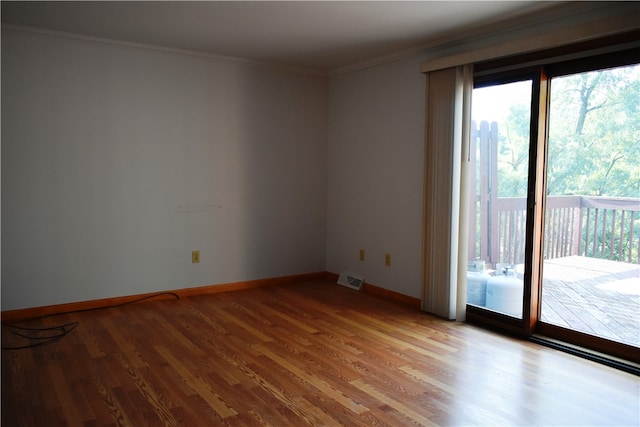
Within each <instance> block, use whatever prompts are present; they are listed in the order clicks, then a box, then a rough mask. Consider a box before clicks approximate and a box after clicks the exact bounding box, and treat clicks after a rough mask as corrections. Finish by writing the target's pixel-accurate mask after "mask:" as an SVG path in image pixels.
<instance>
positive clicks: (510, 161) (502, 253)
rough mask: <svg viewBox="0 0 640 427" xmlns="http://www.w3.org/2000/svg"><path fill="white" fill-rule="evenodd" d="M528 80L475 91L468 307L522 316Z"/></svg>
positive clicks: (528, 109)
mask: <svg viewBox="0 0 640 427" xmlns="http://www.w3.org/2000/svg"><path fill="white" fill-rule="evenodd" d="M531 93H532V81H531V80H527V81H521V82H515V83H508V84H502V85H496V86H490V87H485V88H478V89H474V91H473V96H472V124H471V126H472V133H471V154H470V156H471V167H470V172H469V180H470V182H469V189H470V191H469V193H470V205H469V206H470V218H469V255H468V263H467V303H468V304H472V305H477V306H481V307H486V308H488V309H491V310H494V311H498V312H501V313H504V314H507V315H510V316H513V317H519V318H521V317H522V297H523V286H524V283H523V272H524V268H523V263H524V248H525V223H526V198H527V177H528V167H529V123H530V119H531Z"/></svg>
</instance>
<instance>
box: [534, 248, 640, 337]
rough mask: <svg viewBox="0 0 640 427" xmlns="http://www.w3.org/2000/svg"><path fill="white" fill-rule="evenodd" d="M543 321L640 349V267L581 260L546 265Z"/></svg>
mask: <svg viewBox="0 0 640 427" xmlns="http://www.w3.org/2000/svg"><path fill="white" fill-rule="evenodd" d="M541 319H542V321H544V322H547V323H551V324H553V325H558V326H562V327H568V328H572V329H575V330H577V331H580V332H586V333H589V334H594V335H597V336H600V337H603V338H608V339H612V340H615V341H619V342H623V343H626V344H631V345H634V346H637V347H640V265H637V264H628V263H623V262H616V261H610V260H604V259H598V258H587V257H581V256H569V257H563V258H555V259H549V260H545V261H544V271H543V286H542V316H541Z"/></svg>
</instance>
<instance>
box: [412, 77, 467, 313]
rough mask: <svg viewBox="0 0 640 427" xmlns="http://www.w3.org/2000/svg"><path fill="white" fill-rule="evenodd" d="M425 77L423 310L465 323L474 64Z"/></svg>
mask: <svg viewBox="0 0 640 427" xmlns="http://www.w3.org/2000/svg"><path fill="white" fill-rule="evenodd" d="M426 76H427V84H426V113H425V195H424V201H425V204H424V251H423V253H424V262H423V266H424V270H423V283H422V309H423V310H424V311H427V312H430V313H433V314H436V315H438V316H441V317H444V318H447V319H456V320H459V321H463V320H464V319H465V309H466V266H467V260H466V257H467V255H466V254H467V241H466V237H467V235H468V233H467V230H468V228H467V227H468V215H469V208H468V197H467V195H468V189H467V185H466V184H467V182H468V178H467V173H468V172H467V171H468V161H469V151H468V150H469V137H470V135H469V132H470V123H471V92H472V90H473V66H472V65H464V66H458V67H452V68H447V69H444V70H436V71H432V72H429V73H427V75H426ZM460 236H462V238H460Z"/></svg>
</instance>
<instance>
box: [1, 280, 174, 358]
mask: <svg viewBox="0 0 640 427" xmlns="http://www.w3.org/2000/svg"><path fill="white" fill-rule="evenodd" d="M167 295H170V296H173V297H174V298H175V299H180V296H179V295H178V294H177V293H175V292H159V293H157V294H153V295H147V296H145V297H142V298H138V299H135V300H132V301H127V302H123V303H120V304H113V305H108V306H103V307H94V308H84V309H78V310H70V311H65V312H62V313H54V314H46V315H44V316H39V317H32V318H30V319H22V320H19V321H17V322H14V323H8V322H2V325H3V326H5V327H7V328H9V332H11V333H12V334H13V335H16V336H19V337H21V338H24V339H27V340H29V341H30V342H29V344H25V345H18V346H4V345H3V346H2V350H23V349H27V348H33V347H37V346H40V345H43V344H49V343H52V342H56V341H58V340H59V339H61V338H63V337H65V336H67V334H69V333H70V332H71V331H73V330H74V329H75V328H76V326H78V325H79V324H80V322H71V323H65V324H62V325H58V326H50V327H41V328H30V327H25V326H20V325H19V324H20V323H25V322H32V321H36V320H42V319H46V318H48V317H54V316H62V315H65V314H73V313H82V312H86V311H97V310H104V309H108V308H116V307H122V306H125V305H130V304H135V303H139V302H142V301H146V300H148V299H152V298H158V297H162V296H167ZM23 331H24V332H23Z"/></svg>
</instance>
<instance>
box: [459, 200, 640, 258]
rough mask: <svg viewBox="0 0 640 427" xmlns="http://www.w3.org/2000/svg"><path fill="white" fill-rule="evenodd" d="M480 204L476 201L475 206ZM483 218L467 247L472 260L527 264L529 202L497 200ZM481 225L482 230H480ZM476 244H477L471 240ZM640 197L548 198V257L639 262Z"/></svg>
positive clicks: (546, 254)
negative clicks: (526, 229) (471, 242)
mask: <svg viewBox="0 0 640 427" xmlns="http://www.w3.org/2000/svg"><path fill="white" fill-rule="evenodd" d="M479 204H480V201H479V200H477V206H476V207H477V208H479V206H478V205H479ZM494 205H495V207H494V206H492V207H491V211H492V212H491V213H490V214H489V215H486V216H484V217H483V218H480V221H481V222H482V221H483V220H484V221H486V223H485V224H477V223H476V226H475V227H473V232H474V233H476V230H478V228H479V231H480V234H477V233H476V234H475V235H473V236H470V237H472V238H473V239H475V241H476V245H469V259H482V260H484V261H486V262H487V263H489V264H490V265H495V264H496V263H508V264H520V263H522V262H524V246H525V242H524V236H525V221H526V216H525V212H526V199H525V198H497V199H495V200H494ZM477 225H479V227H477ZM472 241H473V240H472ZM639 247H640V199H636V198H620V197H592V196H548V197H547V200H546V209H545V230H544V245H543V256H544V258H545V259H552V258H560V257H565V256H570V255H581V256H587V257H593V258H602V259H610V260H614V261H621V262H627V263H632V264H640V251H639Z"/></svg>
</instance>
